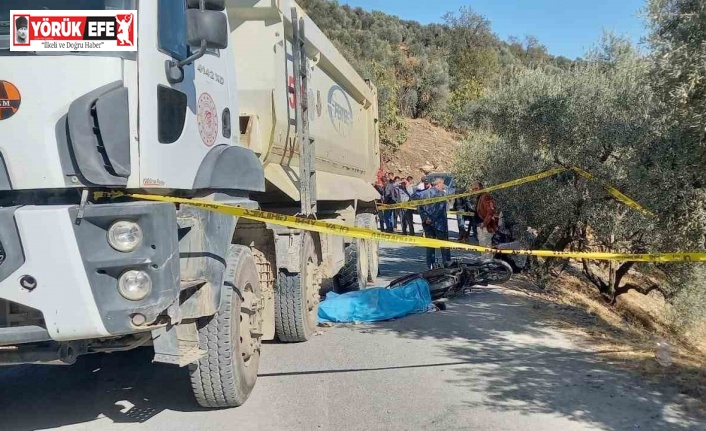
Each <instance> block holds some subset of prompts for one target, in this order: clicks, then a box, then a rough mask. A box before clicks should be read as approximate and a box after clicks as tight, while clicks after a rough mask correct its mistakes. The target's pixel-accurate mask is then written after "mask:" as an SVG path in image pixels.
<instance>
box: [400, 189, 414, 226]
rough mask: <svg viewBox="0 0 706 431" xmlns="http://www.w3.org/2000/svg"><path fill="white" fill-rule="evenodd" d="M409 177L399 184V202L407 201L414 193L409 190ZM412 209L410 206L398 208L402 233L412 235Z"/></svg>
mask: <svg viewBox="0 0 706 431" xmlns="http://www.w3.org/2000/svg"><path fill="white" fill-rule="evenodd" d="M409 178H411V177H408V178H407V181H403V182H402V183H401V184H400V186H399V193H400V203H405V202H409V200H410V199H411V198H412V195H413V194H414V191H413V190H412V192H410V188H411V187H410V186H409V184H410V183H409ZM412 214H413V213H412V210H411V209H410V208H401V209H400V221H401V222H402V235H414V221H413V218H412Z"/></svg>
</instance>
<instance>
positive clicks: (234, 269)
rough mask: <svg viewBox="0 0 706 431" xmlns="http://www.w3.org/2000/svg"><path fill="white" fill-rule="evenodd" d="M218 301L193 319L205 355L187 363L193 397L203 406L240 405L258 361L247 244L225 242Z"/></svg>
mask: <svg viewBox="0 0 706 431" xmlns="http://www.w3.org/2000/svg"><path fill="white" fill-rule="evenodd" d="M224 284H225V285H226V287H227V288H225V289H224V290H223V307H222V309H221V310H219V311H218V313H216V314H215V315H214V316H211V317H205V318H201V319H199V322H198V331H199V347H200V349H201V350H205V351H206V355H205V356H203V357H202V358H201V359H199V361H198V362H196V363H193V364H191V365H189V371H190V372H191V386H192V389H193V392H194V396H195V398H196V401H197V402H198V403H199V404H200V405H201V406H202V407H207V408H223V407H238V406H241V405H242V404H243V403H245V401H246V400H247V399H248V397H249V396H250V393H251V392H252V390H253V388H254V387H255V382H256V380H257V372H258V367H259V364H260V341H261V339H260V337H261V334H262V317H263V316H262V309H261V308H260V307H259V305H258V304H260V303H261V301H260V299H261V296H262V292H261V290H260V282H259V278H258V273H257V266H256V265H255V258H254V257H253V255H252V253H251V252H250V249H249V248H248V247H244V246H240V245H231V246H230V249H229V251H228V256H227V267H226V271H225V279H224Z"/></svg>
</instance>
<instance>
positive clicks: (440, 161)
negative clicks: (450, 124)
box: [383, 119, 461, 181]
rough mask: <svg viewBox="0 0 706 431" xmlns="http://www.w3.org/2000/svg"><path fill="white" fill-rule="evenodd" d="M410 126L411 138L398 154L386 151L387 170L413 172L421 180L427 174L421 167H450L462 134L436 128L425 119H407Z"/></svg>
mask: <svg viewBox="0 0 706 431" xmlns="http://www.w3.org/2000/svg"><path fill="white" fill-rule="evenodd" d="M405 121H406V122H407V125H408V126H409V139H407V142H405V143H404V144H402V145H401V146H400V148H399V149H398V150H397V152H395V154H390V155H388V154H385V155H383V158H384V161H385V163H384V167H383V169H384V170H385V172H394V173H395V174H396V175H400V176H405V177H406V176H407V175H412V176H413V177H414V179H415V181H418V180H419V178H420V177H421V175H422V174H423V173H424V169H422V168H426V167H428V168H431V170H433V171H435V172H447V171H448V170H449V169H451V163H452V161H453V158H454V151H455V150H456V148H458V145H459V141H460V139H461V137H460V136H458V135H455V134H453V133H451V132H449V131H448V130H446V129H444V128H441V127H437V126H435V125H433V124H432V123H430V122H429V121H428V120H424V119H406V120H405Z"/></svg>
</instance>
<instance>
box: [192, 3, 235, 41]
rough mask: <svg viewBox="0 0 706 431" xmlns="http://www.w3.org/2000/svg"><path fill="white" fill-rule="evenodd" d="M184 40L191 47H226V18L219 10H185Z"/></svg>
mask: <svg viewBox="0 0 706 431" xmlns="http://www.w3.org/2000/svg"><path fill="white" fill-rule="evenodd" d="M186 42H187V43H188V44H189V46H191V47H199V48H200V47H202V46H203V45H204V44H205V46H206V49H209V48H210V49H213V48H215V49H225V48H227V47H228V18H226V16H225V15H224V14H223V13H221V12H214V11H210V10H206V11H201V10H198V9H189V10H187V11H186Z"/></svg>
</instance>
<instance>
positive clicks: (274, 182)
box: [227, 0, 380, 201]
mask: <svg viewBox="0 0 706 431" xmlns="http://www.w3.org/2000/svg"><path fill="white" fill-rule="evenodd" d="M253 3H254V4H253ZM227 7H228V13H229V16H230V27H231V43H232V45H233V47H234V50H235V72H236V73H235V76H236V80H237V89H238V92H237V96H238V106H239V109H240V112H239V116H240V132H241V134H240V141H241V144H242V145H244V146H247V147H249V148H250V149H252V150H253V151H255V152H256V153H257V154H258V155H259V156H260V159H261V160H262V162H263V164H264V165H265V174H266V178H267V180H268V188H270V189H273V188H274V189H277V190H279V191H281V192H283V193H284V194H286V195H287V196H288V197H289V198H291V199H293V200H298V199H299V191H298V186H297V185H298V176H299V168H298V166H299V159H298V154H299V147H298V146H299V143H298V141H297V139H296V129H295V124H296V116H295V111H296V110H295V108H296V101H297V99H296V97H295V91H294V64H293V51H292V43H291V42H292V22H291V8H293V7H294V8H297V13H298V16H300V17H303V19H304V27H305V50H306V53H307V58H308V64H307V71H308V78H309V80H308V82H309V84H308V85H309V91H308V107H309V121H310V126H309V127H310V136H311V138H312V139H314V141H315V146H316V163H315V167H316V170H317V194H318V199H319V200H320V201H328V200H331V201H342V200H351V199H359V200H363V201H372V200H374V199H376V198H377V197H378V195H377V192H376V191H375V189H374V188H373V187H372V186H371V184H372V183H373V182H374V180H375V175H376V173H377V170H378V169H379V165H380V147H379V134H378V124H377V123H378V108H377V90H376V88H375V87H374V85H372V84H371V83H369V82H367V81H365V80H364V79H363V78H362V77H361V76H360V75H359V74H358V73H357V72H356V71H355V69H354V68H353V67H352V66H351V65H350V63H348V61H346V59H345V58H344V57H343V56H342V55H341V53H340V52H339V51H338V50H337V49H336V48H335V47H334V46H333V44H332V43H331V41H330V40H329V39H328V38H327V37H326V36H325V35H324V34H323V32H322V31H321V30H320V29H319V28H318V27H317V26H316V24H315V23H314V22H313V21H312V20H311V19H310V18H309V17H308V16H307V15H306V13H305V12H304V11H303V10H302V9H301V8H300V7H299V6H298V5H297V4H296V3H295V2H293V1H286V0H282V1H277V0H260V1H257V0H229V1H228V2H227Z"/></svg>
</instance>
